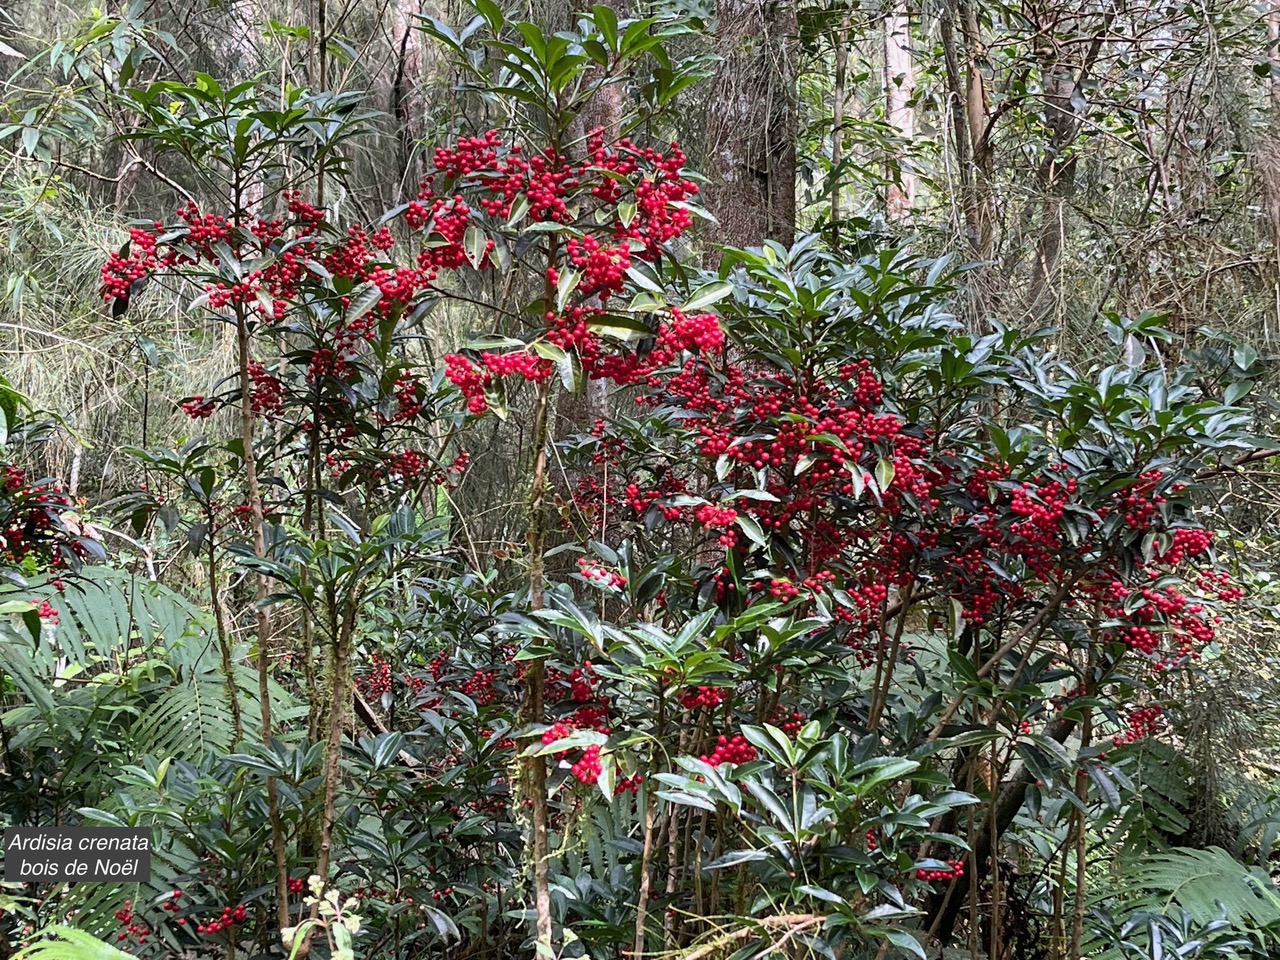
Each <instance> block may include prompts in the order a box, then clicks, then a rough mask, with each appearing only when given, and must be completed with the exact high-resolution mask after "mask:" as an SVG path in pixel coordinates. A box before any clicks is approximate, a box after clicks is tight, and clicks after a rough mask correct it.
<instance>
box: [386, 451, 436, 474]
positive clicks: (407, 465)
mask: <svg viewBox="0 0 1280 960" xmlns="http://www.w3.org/2000/svg"><path fill="white" fill-rule="evenodd" d="M426 469H427V462H426V461H425V460H423V459H422V455H421V454H419V453H416V452H415V451H413V450H406V451H404V452H403V453H397V454H396V455H395V456H394V457H392V458H391V460H390V461H389V462H388V463H387V473H388V475H390V476H393V477H400V478H401V479H402V480H416V479H417V478H418V477H420V476H422V474H423V473H425V472H426Z"/></svg>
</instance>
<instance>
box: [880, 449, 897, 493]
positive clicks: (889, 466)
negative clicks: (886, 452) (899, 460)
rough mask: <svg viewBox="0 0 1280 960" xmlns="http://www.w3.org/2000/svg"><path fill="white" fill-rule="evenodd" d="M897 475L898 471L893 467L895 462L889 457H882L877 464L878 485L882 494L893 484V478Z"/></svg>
mask: <svg viewBox="0 0 1280 960" xmlns="http://www.w3.org/2000/svg"><path fill="white" fill-rule="evenodd" d="M896 474H897V470H896V468H895V467H894V465H893V461H892V460H890V459H888V458H887V457H881V458H880V461H879V462H878V463H877V464H876V485H877V486H878V487H879V488H880V491H881V492H882V493H883V492H884V491H885V490H888V489H889V484H891V483H893V478H894V476H896Z"/></svg>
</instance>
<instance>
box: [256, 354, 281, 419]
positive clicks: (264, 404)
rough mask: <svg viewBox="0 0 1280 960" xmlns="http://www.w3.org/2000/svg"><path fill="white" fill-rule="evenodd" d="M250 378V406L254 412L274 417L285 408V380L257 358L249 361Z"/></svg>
mask: <svg viewBox="0 0 1280 960" xmlns="http://www.w3.org/2000/svg"><path fill="white" fill-rule="evenodd" d="M249 380H250V383H251V384H252V387H251V390H252V392H251V395H250V396H251V399H250V406H251V408H252V410H253V412H254V413H260V414H265V415H266V416H269V417H272V416H276V415H278V414H279V413H280V412H281V410H283V408H284V382H283V381H282V380H281V379H280V378H279V377H277V376H275V375H274V374H271V373H268V372H267V368H266V367H265V366H263V365H262V363H260V362H259V361H257V360H250V361H249Z"/></svg>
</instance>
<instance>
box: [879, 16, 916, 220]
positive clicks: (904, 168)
mask: <svg viewBox="0 0 1280 960" xmlns="http://www.w3.org/2000/svg"><path fill="white" fill-rule="evenodd" d="M884 90H885V119H886V120H887V121H888V122H889V126H891V127H893V128H894V129H895V130H897V131H898V132H899V133H900V134H901V136H902V139H903V140H904V141H905V142H906V143H908V144H909V143H910V142H911V141H912V140H914V139H915V134H916V115H915V106H914V105H913V104H912V102H911V101H912V99H913V98H914V97H915V90H916V79H915V63H914V62H913V59H912V54H911V20H910V18H909V16H908V14H907V7H906V3H905V2H904V0H894V2H893V6H892V8H891V10H890V13H889V16H888V18H886V20H885V24H884ZM889 178H890V183H889V186H888V189H887V191H886V193H885V216H886V217H887V218H888V219H889V220H908V219H910V217H911V207H912V204H914V202H915V196H916V176H915V172H914V171H913V170H912V169H911V159H910V157H908V156H905V155H904V154H899V155H898V156H897V157H895V158H892V159H891V160H890V162H889Z"/></svg>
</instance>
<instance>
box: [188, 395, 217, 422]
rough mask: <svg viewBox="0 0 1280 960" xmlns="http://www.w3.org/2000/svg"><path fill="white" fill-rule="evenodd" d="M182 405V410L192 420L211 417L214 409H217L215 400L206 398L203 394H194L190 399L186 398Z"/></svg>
mask: <svg viewBox="0 0 1280 960" xmlns="http://www.w3.org/2000/svg"><path fill="white" fill-rule="evenodd" d="M181 406H182V412H183V413H185V414H186V415H187V416H188V417H191V418H192V419H194V420H203V419H204V418H205V417H211V416H213V414H214V411H216V410H217V409H218V405H217V402H216V401H215V400H213V399H212V398H207V397H205V396H204V395H203V394H199V393H198V394H196V395H195V396H194V397H192V398H191V399H190V400H187V401H186V402H184V403H183V404H181Z"/></svg>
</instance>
